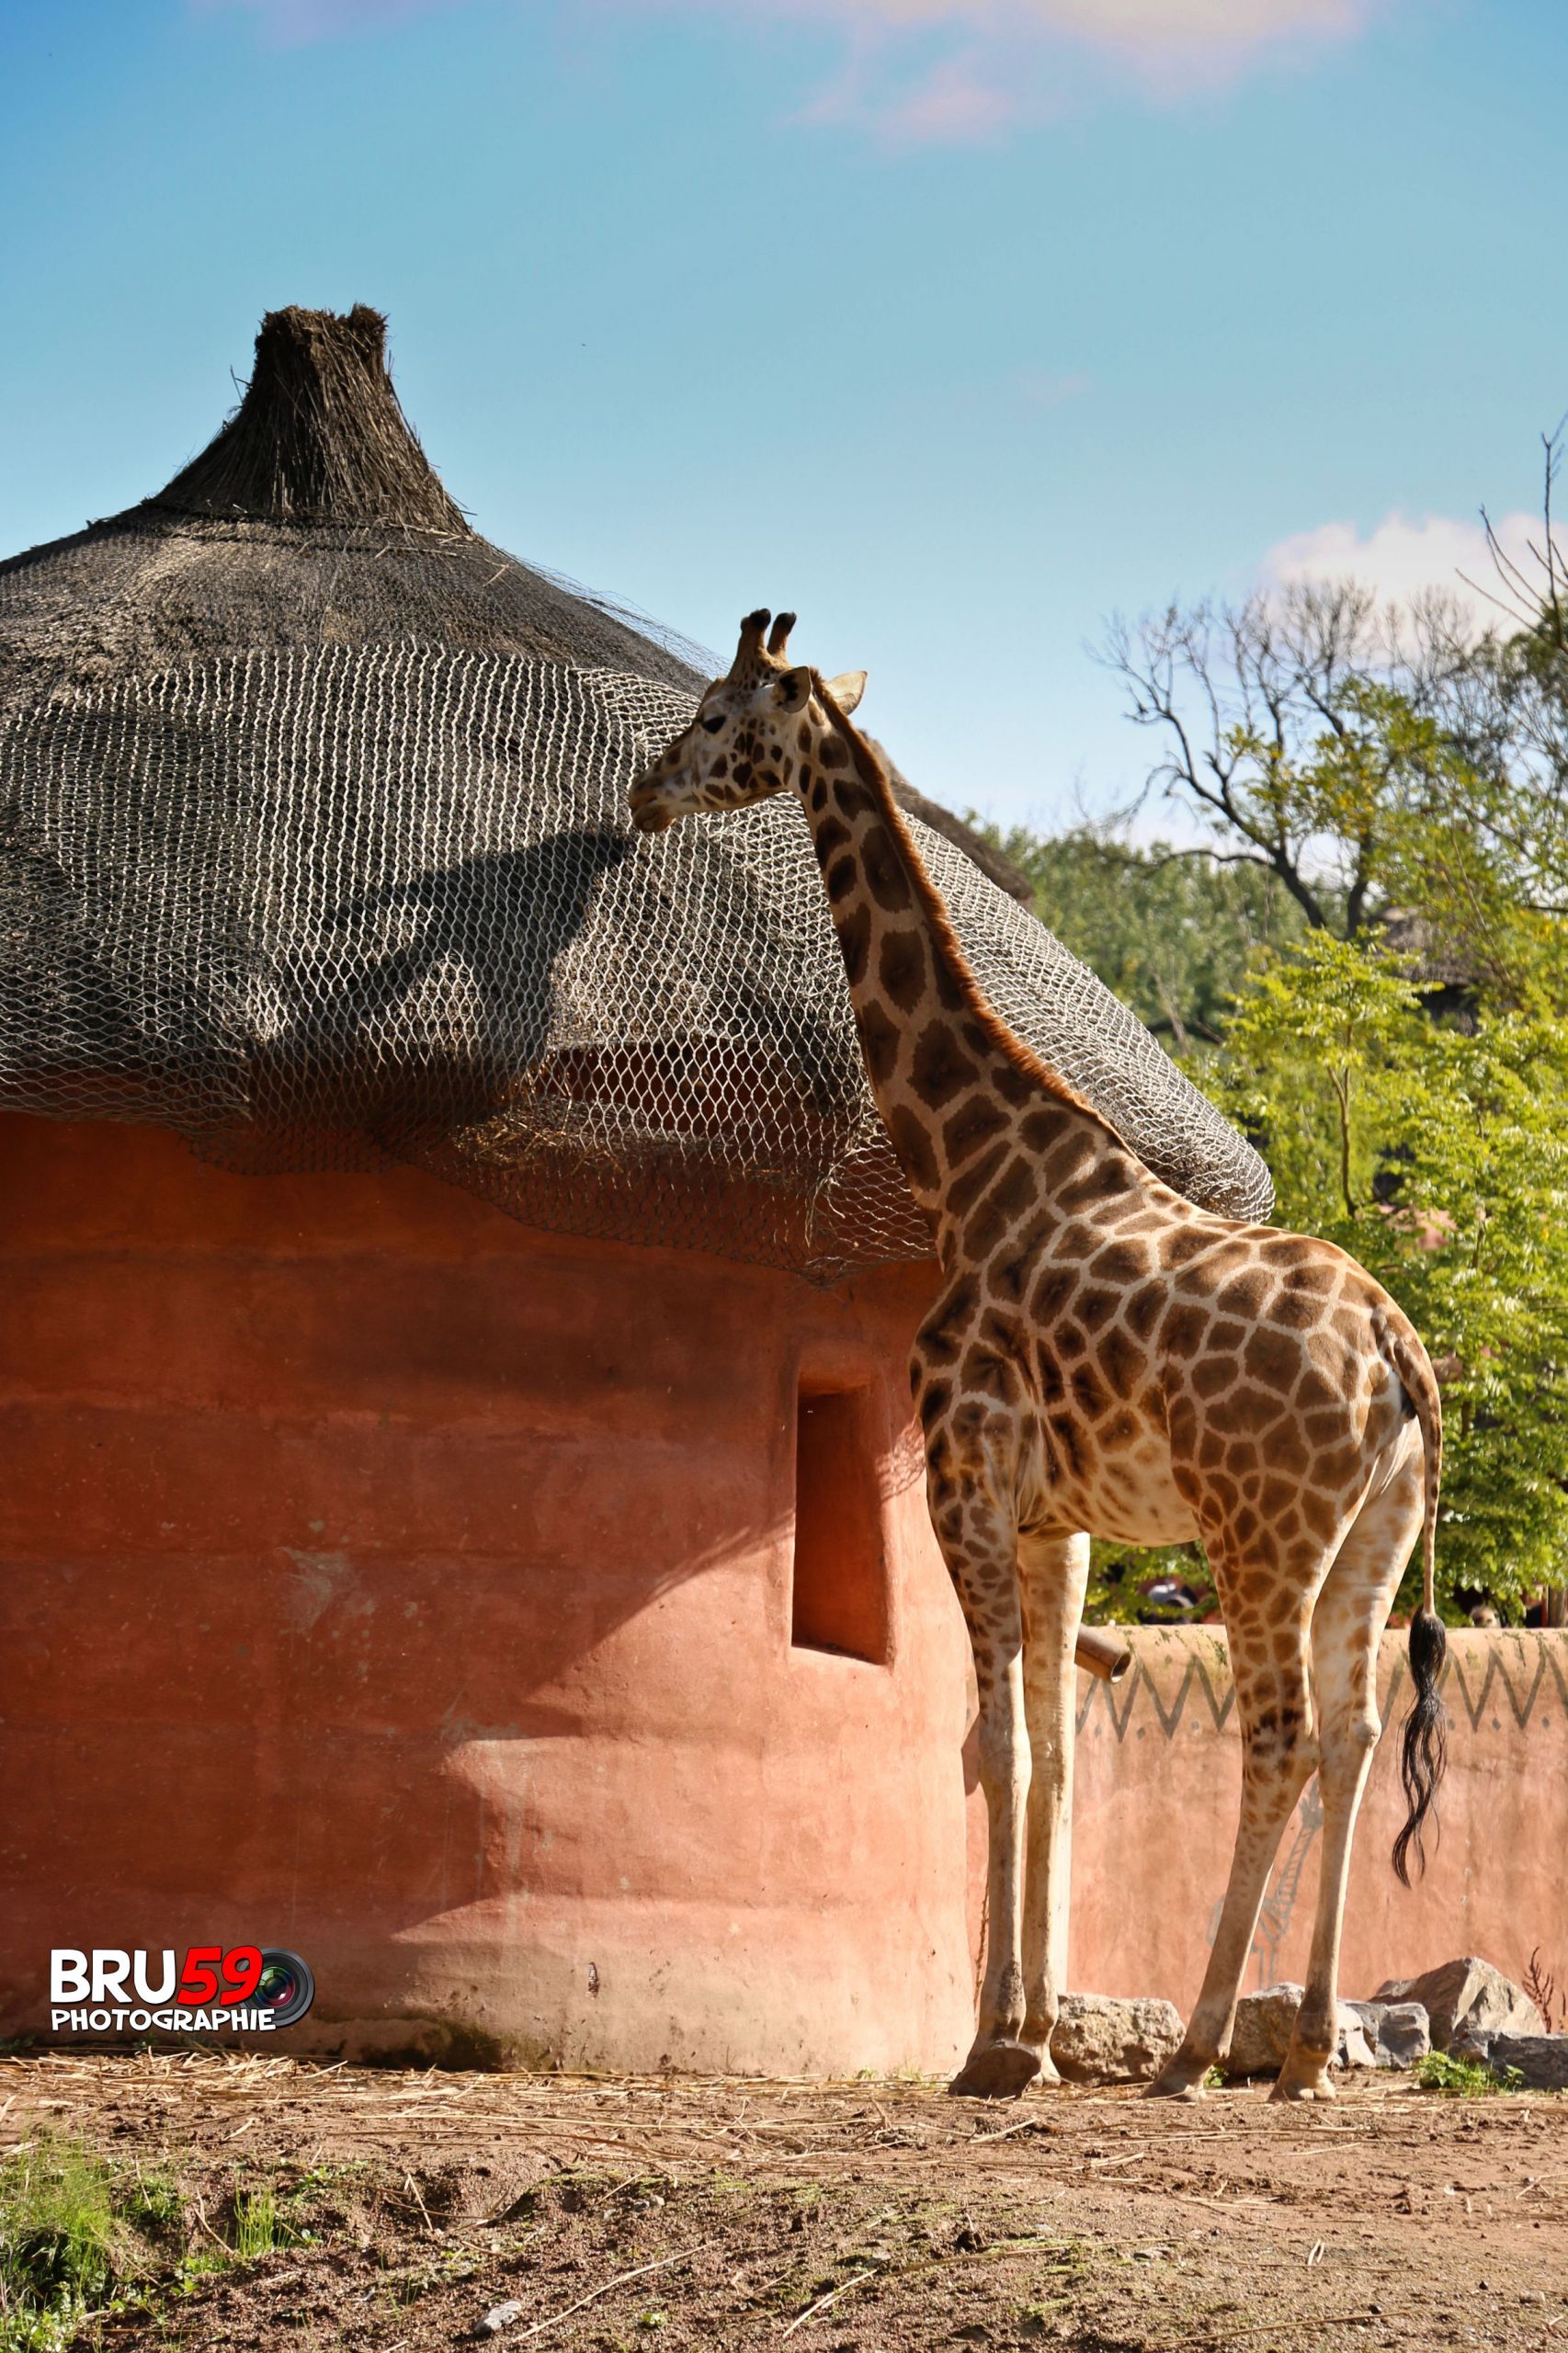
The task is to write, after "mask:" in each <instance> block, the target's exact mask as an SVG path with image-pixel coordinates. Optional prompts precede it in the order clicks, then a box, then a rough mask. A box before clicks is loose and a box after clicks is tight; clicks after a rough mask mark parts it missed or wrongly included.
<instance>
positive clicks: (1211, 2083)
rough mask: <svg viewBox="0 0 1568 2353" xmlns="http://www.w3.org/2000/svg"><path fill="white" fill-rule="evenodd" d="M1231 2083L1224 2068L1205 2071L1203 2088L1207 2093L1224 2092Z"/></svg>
mask: <svg viewBox="0 0 1568 2353" xmlns="http://www.w3.org/2000/svg"><path fill="white" fill-rule="evenodd" d="M1229 2081H1230V2077H1229V2076H1228V2075H1226V2073H1225V2070H1224V2069H1223V2067H1208V2068H1205V2070H1204V2073H1203V2088H1204V2090H1205V2091H1206V2092H1222V2091H1223V2090H1224V2088H1225V2086H1226V2084H1227V2083H1228V2082H1229Z"/></svg>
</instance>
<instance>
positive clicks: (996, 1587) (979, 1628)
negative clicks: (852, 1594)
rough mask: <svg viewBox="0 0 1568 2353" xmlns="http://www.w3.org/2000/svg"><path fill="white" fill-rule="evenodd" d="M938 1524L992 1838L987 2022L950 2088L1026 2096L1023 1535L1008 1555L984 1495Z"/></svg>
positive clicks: (975, 2095)
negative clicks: (964, 1642)
mask: <svg viewBox="0 0 1568 2353" xmlns="http://www.w3.org/2000/svg"><path fill="white" fill-rule="evenodd" d="M932 1518H933V1520H934V1522H935V1524H936V1527H937V1536H938V1539H939V1540H940V1542H941V1545H942V1550H943V1552H944V1553H945V1555H946V1557H947V1563H948V1568H949V1573H950V1574H951V1576H952V1580H953V1583H954V1586H956V1587H957V1589H958V1596H959V1600H960V1603H961V1605H962V1608H963V1613H964V1620H965V1622H966V1623H967V1625H968V1628H969V1638H970V1646H971V1650H972V1651H973V1654H974V1673H975V1681H976V1684H977V1686H978V1688H979V1694H980V1786H981V1790H982V1791H983V1795H984V1799H985V1824H986V1836H987V1855H986V1938H985V1974H984V1977H983V1980H982V1983H981V1989H980V2017H979V2022H978V2026H977V2029H976V2032H975V2038H974V2041H973V2043H972V2044H971V2049H970V2053H969V2057H968V2058H967V2059H966V2060H965V2062H964V2063H963V2065H962V2066H961V2067H960V2070H959V2072H958V2074H957V2075H955V2076H954V2077H953V2080H952V2082H951V2083H950V2084H949V2086H948V2089H949V2091H950V2092H953V2093H955V2094H957V2095H958V2096H959V2097H960V2098H967V2099H1017V2097H1018V2095H1019V2093H1020V2092H1022V2091H1023V2090H1024V2088H1025V2086H1027V2085H1028V2084H1030V2083H1032V2082H1033V2081H1034V2078H1035V2077H1036V2075H1039V2073H1040V2058H1041V2054H1040V2052H1038V2051H1034V2050H1031V2049H1030V2048H1029V2046H1028V2043H1027V2042H1025V2041H1024V2040H1022V2039H1021V2037H1022V2030H1023V2026H1024V2015H1025V2009H1026V2002H1025V1997H1024V1972H1023V1902H1024V1836H1025V1820H1026V1807H1027V1804H1028V1790H1029V1744H1028V1725H1027V1720H1026V1716H1025V1711H1024V1645H1023V1624H1022V1617H1021V1613H1020V1609H1019V1605H1018V1581H1017V1561H1016V1556H1015V1550H1014V1547H1015V1544H1016V1538H1015V1536H1014V1532H1013V1529H1012V1528H1011V1526H1009V1527H1008V1529H1007V1531H1006V1537H1007V1540H1006V1548H1005V1549H1003V1548H1002V1547H1001V1546H1000V1545H999V1544H998V1543H997V1542H996V1541H995V1540H994V1535H993V1531H994V1530H995V1529H997V1525H998V1515H997V1514H996V1511H995V1508H994V1506H993V1505H992V1504H991V1503H990V1502H989V1500H988V1499H987V1498H986V1497H984V1496H983V1495H960V1496H954V1495H951V1494H949V1495H941V1496H937V1495H934V1496H933V1509H932Z"/></svg>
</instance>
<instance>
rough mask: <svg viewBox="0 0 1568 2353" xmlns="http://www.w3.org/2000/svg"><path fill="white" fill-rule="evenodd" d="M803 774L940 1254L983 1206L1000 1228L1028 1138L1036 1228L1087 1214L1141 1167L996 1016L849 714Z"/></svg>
mask: <svg viewBox="0 0 1568 2353" xmlns="http://www.w3.org/2000/svg"><path fill="white" fill-rule="evenodd" d="M802 750H805V746H804V745H803V744H802ZM797 782H798V789H799V790H800V793H801V801H802V804H803V806H804V809H805V813H806V822H807V824H808V825H809V826H810V828H811V834H812V846H813V847H814V849H815V851H816V856H817V863H818V865H819V867H820V868H821V870H822V874H823V880H824V884H825V886H826V890H827V896H828V905H829V909H830V911H831V913H832V916H833V923H834V928H835V931H836V932H837V934H838V944H839V948H840V949H841V951H842V953H843V957H844V968H845V971H846V974H847V976H848V981H849V993H850V996H851V999H852V1000H853V1003H854V1007H855V1020H856V1026H857V1028H858V1031H859V1036H860V1046H861V1051H862V1053H863V1054H864V1057H865V1063H866V1071H867V1075H868V1077H869V1080H870V1085H871V1091H872V1093H873V1095H874V1096H875V1097H876V1101H877V1108H878V1109H879V1110H880V1111H881V1115H882V1120H883V1124H884V1125H885V1127H886V1128H887V1131H888V1134H889V1136H890V1137H891V1138H892V1146H893V1149H894V1151H895V1152H896V1153H897V1154H898V1157H899V1160H900V1162H901V1164H902V1165H903V1171H904V1174H905V1176H907V1177H908V1179H909V1184H910V1188H911V1189H912V1191H913V1192H914V1194H915V1199H916V1200H917V1201H918V1202H919V1204H920V1206H921V1208H922V1209H923V1210H924V1211H926V1215H927V1217H928V1218H929V1219H930V1221H931V1223H932V1226H933V1229H934V1232H935V1234H936V1239H937V1251H938V1255H939V1256H941V1257H942V1259H943V1260H944V1262H949V1261H950V1260H951V1259H952V1258H954V1257H955V1256H962V1255H964V1245H965V1239H966V1236H967V1235H968V1234H970V1233H971V1232H972V1230H973V1225H974V1221H975V1219H976V1217H977V1215H978V1214H979V1212H980V1211H981V1209H982V1207H983V1206H985V1207H986V1208H987V1209H988V1212H989V1214H988V1222H989V1223H994V1222H995V1200H994V1194H995V1193H996V1192H998V1191H1000V1190H1001V1189H1002V1187H1004V1186H1006V1184H1007V1183H1008V1182H1009V1181H1011V1179H1012V1176H1013V1169H1014V1165H1015V1164H1016V1159H1017V1146H1018V1145H1019V1144H1020V1142H1021V1143H1022V1144H1023V1145H1024V1146H1025V1147H1026V1148H1027V1153H1028V1170H1027V1172H1026V1174H1027V1179H1028V1199H1027V1201H1026V1200H1024V1199H1023V1198H1022V1195H1021V1193H1020V1199H1019V1202H1018V1203H1017V1204H1016V1205H1014V1206H1015V1208H1016V1210H1017V1213H1019V1214H1021V1213H1022V1212H1023V1211H1024V1210H1025V1209H1028V1211H1029V1212H1030V1214H1031V1222H1032V1223H1033V1224H1034V1227H1035V1230H1036V1232H1037V1233H1039V1232H1040V1231H1042V1230H1043V1227H1044V1226H1045V1225H1047V1224H1049V1223H1051V1222H1054V1221H1057V1220H1062V1221H1064V1220H1065V1219H1066V1218H1067V1217H1068V1216H1069V1215H1073V1214H1076V1213H1078V1211H1079V1210H1080V1209H1081V1207H1082V1199H1083V1191H1084V1187H1085V1181H1087V1182H1089V1183H1090V1184H1091V1185H1093V1184H1094V1183H1096V1182H1097V1181H1099V1180H1100V1179H1101V1177H1102V1176H1103V1175H1104V1174H1105V1172H1106V1170H1107V1165H1108V1163H1111V1162H1118V1163H1124V1164H1127V1165H1129V1166H1131V1167H1139V1166H1140V1165H1139V1164H1137V1163H1136V1162H1135V1161H1134V1160H1133V1155H1132V1154H1131V1153H1130V1152H1129V1151H1128V1149H1127V1147H1126V1145H1124V1144H1123V1143H1122V1142H1121V1141H1120V1139H1119V1137H1118V1136H1117V1135H1115V1134H1114V1132H1113V1131H1111V1130H1110V1129H1109V1128H1108V1127H1107V1125H1106V1124H1105V1122H1104V1121H1103V1120H1101V1119H1100V1118H1099V1116H1098V1114H1097V1113H1096V1112H1094V1111H1092V1110H1090V1109H1089V1108H1088V1107H1087V1106H1086V1105H1085V1104H1083V1103H1081V1102H1079V1101H1078V1099H1077V1098H1076V1097H1074V1095H1073V1093H1072V1091H1071V1089H1070V1088H1069V1087H1068V1086H1066V1084H1065V1082H1063V1081H1062V1080H1061V1079H1059V1078H1058V1077H1057V1076H1056V1074H1055V1073H1053V1072H1051V1071H1050V1070H1049V1069H1048V1068H1047V1067H1046V1066H1045V1065H1044V1064H1043V1063H1040V1062H1039V1061H1038V1059H1037V1058H1036V1057H1035V1056H1034V1055H1032V1054H1031V1053H1030V1052H1029V1051H1028V1048H1027V1047H1025V1046H1023V1045H1022V1044H1021V1043H1020V1042H1019V1040H1017V1039H1016V1038H1015V1037H1014V1036H1013V1035H1012V1033H1011V1032H1010V1031H1009V1030H1008V1029H1006V1026H1005V1024H1004V1023H1003V1022H1002V1020H1001V1019H1000V1017H999V1016H998V1015H997V1014H996V1013H995V1012H994V1010H993V1008H992V1006H991V1005H990V1004H989V1002H988V1000H987V999H986V997H985V995H984V994H983V991H982V989H981V987H980V984H979V983H978V982H977V981H976V979H975V977H974V974H973V972H971V968H970V965H969V962H968V960H967V958H966V957H965V955H964V953H963V949H962V948H961V947H960V944H959V941H958V938H957V936H956V935H955V933H954V931H953V928H952V925H951V922H950V921H949V916H948V913H947V909H946V907H945V905H944V904H943V902H942V899H941V896H940V893H939V892H938V891H937V886H936V884H935V883H934V882H933V881H932V880H931V877H930V874H929V872H928V871H927V870H926V863H925V860H924V859H923V858H922V857H921V855H920V852H919V849H918V847H916V844H915V837H914V835H912V834H911V832H910V830H909V826H908V824H907V823H906V822H905V820H904V816H903V811H902V810H901V809H900V808H899V806H898V803H897V801H895V800H894V799H893V796H892V786H891V785H890V783H889V781H888V778H887V773H886V770H885V769H884V768H883V767H882V765H881V761H880V760H879V759H878V758H877V756H876V754H875V753H874V752H873V751H872V749H871V747H870V745H869V744H868V743H867V742H866V740H865V738H864V737H863V736H862V735H861V734H860V733H858V730H857V729H855V728H854V727H852V726H851V724H850V722H849V721H848V720H847V719H846V717H845V715H844V714H843V713H842V712H841V711H838V710H835V709H832V708H829V710H828V713H827V725H826V726H825V728H824V729H823V730H822V731H821V733H816V732H815V731H813V735H812V745H811V748H810V750H805V756H804V758H803V759H802V761H801V768H800V771H799V773H798V778H797ZM998 1180H1001V1182H1000V1184H999V1183H998Z"/></svg>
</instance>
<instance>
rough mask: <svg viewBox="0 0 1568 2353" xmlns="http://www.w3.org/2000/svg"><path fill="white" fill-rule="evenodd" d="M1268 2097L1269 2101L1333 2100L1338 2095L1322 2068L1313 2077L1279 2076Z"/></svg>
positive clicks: (1324, 2069) (1326, 2071) (1325, 2069)
mask: <svg viewBox="0 0 1568 2353" xmlns="http://www.w3.org/2000/svg"><path fill="white" fill-rule="evenodd" d="M1268 2097H1269V2098H1270V2099H1271V2100H1276V2099H1277V2100H1288V2099H1289V2100H1299V2099H1335V2098H1336V2097H1338V2095H1337V2094H1336V2093H1335V2088H1334V2086H1333V2085H1332V2084H1331V2083H1330V2082H1329V2080H1328V2070H1327V2068H1326V2067H1324V2068H1322V2069H1320V2070H1319V2072H1318V2073H1317V2074H1316V2075H1281V2076H1280V2078H1279V2081H1278V2083H1277V2084H1276V2085H1275V2086H1274V2089H1273V2090H1272V2091H1271V2092H1270V2093H1269V2095H1268Z"/></svg>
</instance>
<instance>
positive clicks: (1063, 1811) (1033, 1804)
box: [1018, 1535, 1089, 2083]
mask: <svg viewBox="0 0 1568 2353" xmlns="http://www.w3.org/2000/svg"><path fill="white" fill-rule="evenodd" d="M1088 1576H1089V1540H1088V1538H1087V1536H1083V1535H1076V1536H1026V1537H1023V1538H1021V1539H1020V1540H1019V1544H1018V1577H1019V1582H1020V1584H1021V1586H1022V1588H1023V1609H1024V1715H1025V1720H1026V1722H1027V1725H1028V1744H1029V1796H1028V1826H1027V1831H1026V1840H1025V1850H1026V1851H1025V1869H1024V2002H1025V2010H1024V2028H1023V2036H1022V2040H1023V2042H1024V2044H1025V2045H1026V2047H1027V2048H1028V2050H1030V2051H1034V2052H1038V2053H1039V2056H1040V2075H1041V2077H1042V2079H1043V2080H1044V2081H1045V2082H1047V2083H1057V2082H1059V2081H1060V2080H1061V2079H1060V2077H1059V2076H1058V2075H1057V2072H1056V2069H1055V2067H1054V2066H1053V2065H1052V2064H1051V2034H1052V2031H1053V2030H1054V2029H1055V2025H1056V2018H1057V2005H1058V1997H1059V1995H1060V1994H1061V1991H1062V1979H1063V1976H1064V1974H1065V1972H1066V1965H1067V1909H1068V1881H1069V1874H1070V1870H1071V1866H1072V1852H1073V1752H1074V1733H1075V1704H1076V1699H1077V1681H1076V1676H1075V1672H1074V1663H1073V1648H1074V1643H1075V1641H1076V1640H1077V1634H1078V1626H1079V1621H1080V1620H1081V1619H1082V1617H1083V1614H1084V1592H1085V1586H1086V1585H1087V1583H1088Z"/></svg>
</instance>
